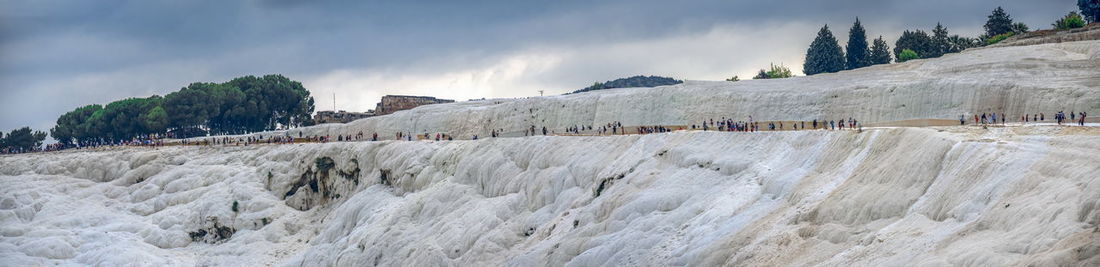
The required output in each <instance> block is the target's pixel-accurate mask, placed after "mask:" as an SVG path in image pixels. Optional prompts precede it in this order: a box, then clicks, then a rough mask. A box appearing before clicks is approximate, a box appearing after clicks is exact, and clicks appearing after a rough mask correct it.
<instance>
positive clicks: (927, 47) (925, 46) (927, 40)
mask: <svg viewBox="0 0 1100 267" xmlns="http://www.w3.org/2000/svg"><path fill="white" fill-rule="evenodd" d="M905 50H912V51H913V52H915V53H916V54H917V55H919V56H921V57H924V55H933V54H936V52H935V50H936V48H935V46H934V45H933V44H932V37H931V36H928V33H926V32H924V31H922V30H916V31H909V30H905V32H902V33H901V37H899V38H898V41H897V42H895V43H894V58H896V59H897V61H898V63H901V62H905V61H906V60H908V59H906V60H902V58H901V52H902V51H905Z"/></svg>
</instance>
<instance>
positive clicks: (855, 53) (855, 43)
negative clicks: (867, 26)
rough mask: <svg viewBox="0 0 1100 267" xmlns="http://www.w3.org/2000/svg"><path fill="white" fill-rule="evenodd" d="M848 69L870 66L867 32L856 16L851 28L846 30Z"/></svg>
mask: <svg viewBox="0 0 1100 267" xmlns="http://www.w3.org/2000/svg"><path fill="white" fill-rule="evenodd" d="M846 48H847V51H848V69H850V70H851V69H858V68H862V67H866V66H870V65H871V62H870V55H869V54H870V50H869V49H868V48H867V32H866V31H865V30H864V29H863V25H861V24H860V23H859V18H856V23H855V24H853V25H852V29H851V30H848V46H847V47H846Z"/></svg>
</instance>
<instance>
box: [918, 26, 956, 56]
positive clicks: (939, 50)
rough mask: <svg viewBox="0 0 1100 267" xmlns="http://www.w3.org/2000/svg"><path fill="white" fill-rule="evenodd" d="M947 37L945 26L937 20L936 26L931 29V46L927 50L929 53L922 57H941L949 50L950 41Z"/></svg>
mask: <svg viewBox="0 0 1100 267" xmlns="http://www.w3.org/2000/svg"><path fill="white" fill-rule="evenodd" d="M947 38H948V36H947V28H945V27H943V25H942V24H940V23H938V22H937V23H936V28H935V29H932V47H931V49H929V51H928V52H930V54H929V55H927V56H925V57H924V58H934V57H941V56H943V54H945V53H948V52H949V51H950V50H951V43H950V42H949V41H948V40H947Z"/></svg>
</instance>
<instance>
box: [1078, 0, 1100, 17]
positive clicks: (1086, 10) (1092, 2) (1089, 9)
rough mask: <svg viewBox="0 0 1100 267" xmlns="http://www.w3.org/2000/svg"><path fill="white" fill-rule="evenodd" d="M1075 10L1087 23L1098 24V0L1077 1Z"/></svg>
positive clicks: (1099, 9)
mask: <svg viewBox="0 0 1100 267" xmlns="http://www.w3.org/2000/svg"><path fill="white" fill-rule="evenodd" d="M1077 8H1079V9H1081V16H1084V17H1085V18H1086V19H1088V20H1089V21H1091V22H1100V0H1077Z"/></svg>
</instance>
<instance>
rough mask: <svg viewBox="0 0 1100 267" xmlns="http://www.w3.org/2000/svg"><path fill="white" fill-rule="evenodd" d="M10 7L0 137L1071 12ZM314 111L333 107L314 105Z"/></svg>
mask: <svg viewBox="0 0 1100 267" xmlns="http://www.w3.org/2000/svg"><path fill="white" fill-rule="evenodd" d="M591 2H593V1H545V2H537V3H530V2H529V1H473V2H467V1H438V2H435V1H432V2H422V1H393V2H381V1H377V2H376V1H294V0H262V1H110V0H108V1H57V0H46V1H5V2H4V3H3V6H4V7H5V8H3V9H0V92H3V95H5V97H4V98H3V99H0V112H3V114H4V116H3V117H2V118H0V129H3V130H8V129H12V128H15V127H19V126H23V125H29V126H32V127H35V128H39V129H46V128H49V127H51V126H52V125H53V120H54V119H55V118H56V117H57V116H58V115H60V114H61V113H64V112H66V111H68V110H71V109H73V108H75V107H77V106H80V105H84V104H89V103H101V104H102V103H106V102H109V101H111V100H116V99H121V98H125V97H144V96H148V95H152V94H162V95H163V94H165V93H167V92H170V91H174V90H177V89H179V88H180V87H182V86H185V85H186V84H188V83H190V82H194V81H225V80H228V79H230V78H232V77H235V76H241V75H248V74H257V75H259V74H266V73H282V74H285V75H287V76H289V77H291V78H292V79H298V80H302V81H303V82H305V83H306V86H307V88H309V89H310V90H311V91H313V92H314V93H315V95H317V96H318V98H320V100H323V101H319V103H328V102H326V101H328V99H327V98H331V97H329V95H331V93H333V92H335V93H338V94H340V95H342V96H344V97H342V101H345V102H348V103H347V104H346V105H341V106H344V107H347V108H348V109H365V108H368V107H370V106H371V105H373V102H374V101H377V97H378V96H380V95H382V94H386V93H406V92H407V93H421V94H432V95H441V96H446V97H453V98H458V99H468V98H480V97H512V96H523V95H530V94H532V93H533V90H536V89H545V90H548V92H559V93H560V92H565V91H568V90H572V89H576V88H579V87H583V86H585V85H586V84H588V83H591V82H593V81H598V80H599V81H602V80H608V79H613V78H617V77H619V76H625V75H632V74H658V75H672V76H675V77H678V78H685V79H722V78H724V77H725V76H729V75H735V74H738V75H741V76H746V75H751V74H752V72H753V70H754V69H756V68H760V67H763V66H766V65H767V64H768V63H769V62H776V63H780V62H781V63H785V64H786V65H788V66H791V67H792V69H800V66H801V57H802V54H803V53H804V52H805V46H806V45H807V44H808V43H809V41H810V40H811V38H813V34H814V32H816V30H817V28H819V27H820V25H822V24H825V23H828V24H829V25H830V26H831V27H832V28H833V30H834V33H835V34H837V35H838V36H840V37H841V39H844V38H843V37H844V36H846V35H847V27H848V26H850V24H851V21H852V20H853V19H854V17H856V16H859V17H860V18H861V19H862V20H863V21H864V24H865V25H866V26H867V27H868V34H869V35H871V36H877V35H883V36H886V37H887V39H890V40H892V39H893V38H896V35H898V34H899V33H900V31H901V30H903V29H906V28H910V29H913V28H922V29H928V28H931V27H932V26H934V25H935V23H936V22H943V23H944V24H945V25H947V26H948V27H949V28H950V29H951V30H952V31H953V33H958V34H963V35H971V36H973V35H977V34H978V33H979V32H980V31H981V24H982V23H983V22H984V17H985V16H986V15H987V14H988V13H989V12H990V10H992V9H993V8H994V7H996V6H998V5H1000V6H1004V7H1005V8H1006V10H1008V12H1009V13H1010V14H1012V15H1013V17H1014V18H1016V19H1017V20H1018V21H1022V22H1025V23H1028V24H1029V25H1031V26H1032V28H1046V27H1049V24H1050V22H1052V21H1053V20H1054V19H1055V18H1056V17H1058V16H1060V15H1062V14H1064V13H1066V12H1068V11H1071V10H1074V9H1075V6H1074V3H1075V2H1074V1H1070V0H1058V1H1028V0H1002V1H957V0H956V1H945V0H931V1H899V0H895V1H870V0H863V1H823V0H805V1H786V2H782V3H781V4H780V3H775V2H767V1H656V0H648V1H625V0H624V1H595V3H591ZM319 108H322V109H324V108H328V106H327V105H324V104H322V105H321V106H320V107H319Z"/></svg>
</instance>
